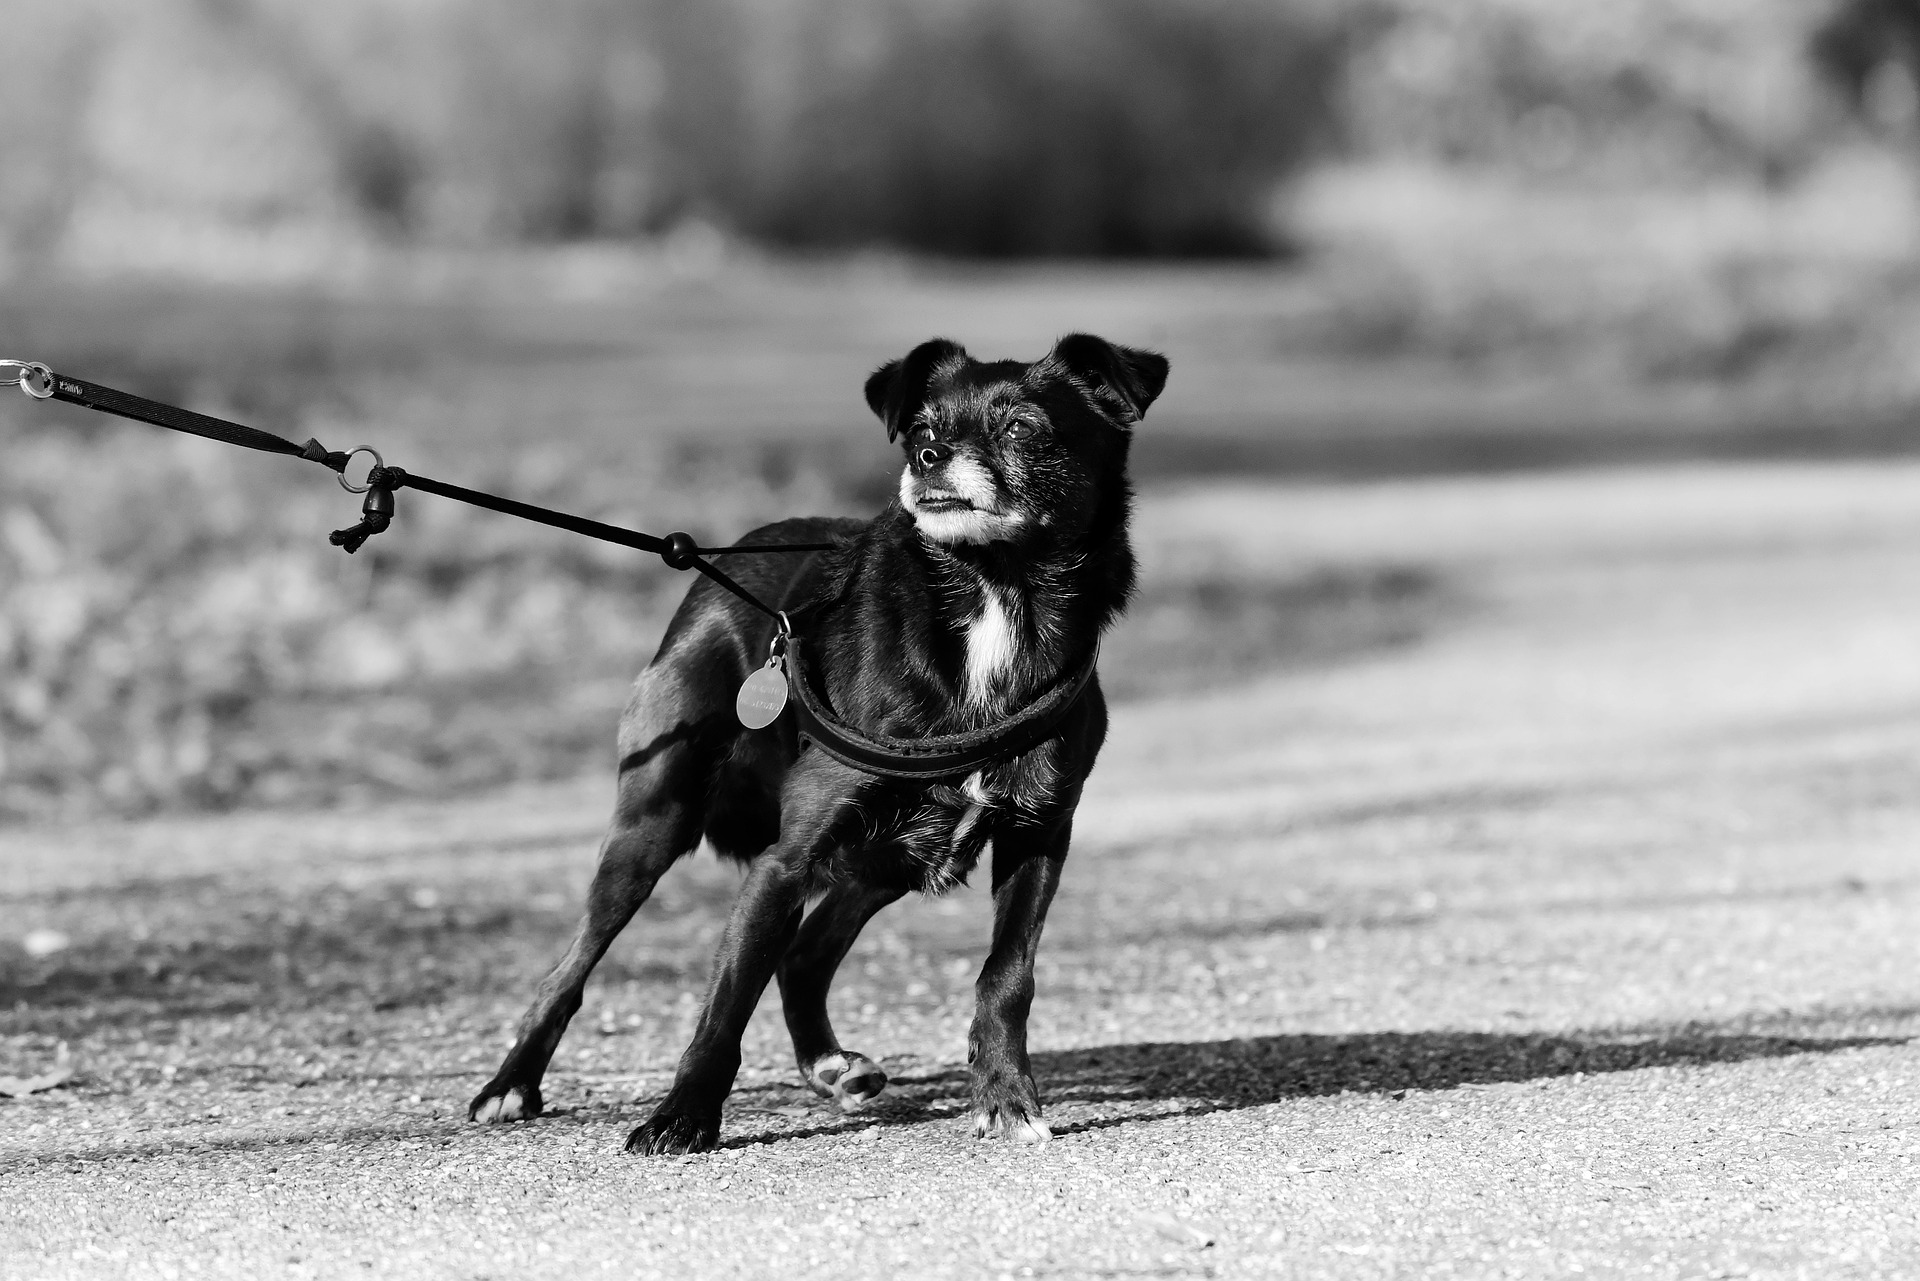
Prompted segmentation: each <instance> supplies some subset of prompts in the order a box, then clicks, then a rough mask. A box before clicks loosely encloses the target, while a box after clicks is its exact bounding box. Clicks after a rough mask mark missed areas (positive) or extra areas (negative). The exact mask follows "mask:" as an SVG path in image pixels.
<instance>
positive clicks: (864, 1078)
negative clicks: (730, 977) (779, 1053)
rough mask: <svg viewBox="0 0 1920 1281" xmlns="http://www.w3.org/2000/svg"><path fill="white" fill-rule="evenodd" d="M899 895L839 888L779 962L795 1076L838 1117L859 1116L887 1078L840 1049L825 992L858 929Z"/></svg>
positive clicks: (804, 925) (870, 1062)
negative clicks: (797, 1073) (829, 1104)
mask: <svg viewBox="0 0 1920 1281" xmlns="http://www.w3.org/2000/svg"><path fill="white" fill-rule="evenodd" d="M903 893H905V891H904V890H897V889H881V888H878V887H876V886H871V885H860V884H840V885H836V886H834V887H833V888H832V889H830V890H828V891H827V893H826V896H825V897H824V898H822V899H821V900H820V902H819V903H818V904H816V905H815V907H814V909H813V911H812V912H810V913H809V914H808V915H807V919H806V920H805V921H804V922H803V923H802V924H801V926H800V932H799V933H798V934H797V935H796V936H795V937H794V940H793V943H792V945H791V946H790V947H788V948H787V954H786V956H785V957H784V958H782V960H781V962H780V969H779V972H778V978H779V981H780V1003H781V1006H782V1007H783V1009H784V1010H785V1011H786V1016H787V1031H788V1032H790V1033H791V1034H792V1036H793V1054H794V1058H795V1060H797V1061H798V1063H799V1065H800V1075H801V1076H802V1077H804V1078H805V1079H806V1082H807V1084H808V1085H810V1086H812V1087H813V1092H814V1093H815V1094H818V1095H819V1096H820V1097H821V1098H823V1099H832V1100H833V1101H834V1102H836V1103H838V1104H839V1105H840V1110H841V1111H843V1112H858V1111H859V1110H860V1109H861V1108H863V1107H865V1106H866V1105H867V1104H868V1103H870V1102H872V1101H873V1100H874V1099H875V1098H877V1097H878V1096H879V1094H880V1091H882V1090H884V1089H886V1088H887V1074H886V1073H885V1072H884V1071H882V1070H881V1068H880V1065H879V1064H878V1063H875V1062H874V1061H873V1060H872V1059H870V1058H868V1057H867V1056H866V1055H864V1054H859V1053H856V1052H855V1051H853V1050H847V1049H842V1048H841V1046H840V1041H839V1039H838V1038H837V1037H835V1036H834V1034H833V1024H832V1023H831V1022H829V1021H828V1019H827V989H828V988H829V987H830V986H832V984H833V975H834V971H835V970H837V969H839V968H840V962H841V961H842V960H844V959H845V958H846V955H847V949H848V948H850V947H852V946H853V940H854V939H855V938H857V937H859V934H860V931H861V929H862V928H863V927H864V926H865V925H866V923H867V922H868V921H870V920H872V919H873V916H874V913H876V912H878V911H879V910H880V909H881V908H883V907H885V906H887V904H889V903H892V902H894V901H895V900H896V899H898V898H899V897H900V896H901V895H902V894H903Z"/></svg>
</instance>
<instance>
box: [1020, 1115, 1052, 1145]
mask: <svg viewBox="0 0 1920 1281" xmlns="http://www.w3.org/2000/svg"><path fill="white" fill-rule="evenodd" d="M1013 1137H1014V1138H1016V1139H1018V1140H1020V1141H1021V1142H1022V1143H1045V1142H1046V1141H1047V1140H1048V1139H1051V1138H1052V1137H1053V1127H1052V1126H1050V1125H1048V1124H1047V1123H1046V1122H1045V1121H1042V1120H1041V1119H1040V1118H1039V1117H1037V1116H1036V1117H1033V1118H1031V1119H1030V1120H1027V1121H1025V1122H1023V1123H1021V1124H1020V1125H1017V1126H1015V1127H1014V1128H1013Z"/></svg>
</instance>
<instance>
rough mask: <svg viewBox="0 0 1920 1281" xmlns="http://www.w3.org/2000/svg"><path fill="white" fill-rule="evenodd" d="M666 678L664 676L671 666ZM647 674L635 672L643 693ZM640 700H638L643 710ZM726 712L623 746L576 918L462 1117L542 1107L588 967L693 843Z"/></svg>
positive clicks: (517, 1113)
mask: <svg viewBox="0 0 1920 1281" xmlns="http://www.w3.org/2000/svg"><path fill="white" fill-rule="evenodd" d="M651 674H652V673H651V672H649V673H648V675H651ZM666 679H668V680H671V679H672V674H671V673H668V674H667V675H666ZM646 680H647V677H646V676H643V677H642V688H641V693H642V694H643V695H644V694H645V693H646V684H645V682H646ZM656 701H671V700H670V699H662V700H656ZM647 710H648V709H647V708H646V707H645V706H644V704H642V705H641V711H642V712H643V714H644V712H645V711H647ZM643 719H644V715H643ZM660 719H662V720H664V719H668V718H665V717H662V718H660ZM730 722H731V717H730V716H729V715H726V714H716V715H713V716H708V717H704V718H701V719H699V720H697V721H675V722H674V723H673V725H672V728H670V729H667V730H665V731H663V732H662V733H659V734H657V735H654V736H653V737H652V738H651V740H650V741H645V742H643V744H642V745H641V746H640V747H638V748H637V749H636V750H633V751H629V752H627V753H626V755H625V758H624V759H623V761H622V771H621V775H620V797H619V801H618V803H617V804H616V806H615V808H614V817H613V823H612V825H611V826H610V827H609V829H608V831H607V835H606V838H605V840H604V841H602V842H601V846H600V863H599V867H598V868H597V869H596V870H595V871H594V874H593V885H592V887H591V888H590V889H589V890H588V891H587V909H586V912H585V914H584V915H583V916H582V917H581V919H580V928H579V930H578V931H577V932H576V933H575V934H574V937H573V943H572V945H571V946H570V947H568V948H567V953H566V955H565V956H564V957H562V958H561V959H560V963H559V964H558V965H556V966H554V968H553V971H552V973H550V974H548V975H547V977H546V978H545V979H544V980H542V981H541V983H540V988H539V990H538V992H537V993H536V994H535V995H534V998H533V1005H532V1006H531V1007H530V1008H529V1009H528V1010H527V1012H526V1014H525V1016H524V1017H522V1018H521V1020H520V1028H519V1033H518V1035H517V1036H516V1037H515V1039H514V1043H513V1048H512V1049H511V1050H509V1051H507V1057H506V1059H505V1060H504V1061H503V1062H502V1063H501V1064H500V1070H499V1071H497V1072H495V1073H494V1075H493V1079H492V1080H491V1081H489V1082H487V1084H486V1087H485V1088H484V1089H482V1090H481V1091H480V1093H479V1094H478V1095H476V1096H474V1100H473V1102H472V1103H471V1104H470V1105H469V1106H468V1108H467V1117H468V1119H469V1120H473V1121H482V1122H487V1121H518V1120H523V1119H526V1118H529V1117H534V1116H538V1115H539V1114H540V1110H541V1107H542V1106H543V1100H542V1099H541V1095H540V1081H541V1078H542V1077H543V1076H545V1075H546V1070H547V1063H548V1062H549V1061H550V1060H551V1059H552V1058H553V1052H554V1049H555V1048H556V1047H557V1046H558V1045H559V1044H560V1037H561V1035H562V1034H563V1033H564V1032H565V1031H566V1030H567V1023H568V1022H569V1021H570V1020H571V1019H572V1018H573V1016H574V1014H575V1013H577V1012H578V1011H579V1009H580V1000H581V995H582V993H583V992H584V991H585V989H586V985H587V976H588V975H589V974H591V973H592V972H593V967H594V966H595V965H597V964H598V963H599V961H600V958H601V957H602V956H604V955H605V954H606V951H607V948H608V946H609V945H610V944H611V943H612V942H613V940H614V937H615V936H616V935H618V934H619V933H620V931H621V930H622V929H624V928H625V927H626V924H627V922H628V921H630V920H632V919H633V914H634V913H635V912H636V911H638V910H639V908H640V905H641V904H642V903H644V902H646V901H647V896H648V895H650V894H652V893H653V887H654V885H655V884H656V883H657V882H658V881H659V879H660V877H661V875H662V874H663V873H665V872H666V870H667V869H668V868H669V867H671V866H672V865H673V863H674V861H675V860H676V859H678V858H679V857H680V856H681V855H683V854H686V853H687V852H688V851H690V850H692V849H693V847H694V846H695V845H697V844H699V841H700V826H701V823H702V821H703V818H704V811H705V802H706V792H707V787H708V783H709V780H710V779H711V778H712V776H713V770H714V761H715V758H716V756H717V755H718V751H717V749H716V746H715V744H716V742H720V743H723V742H724V741H725V737H726V730H727V728H728V725H729V723H730Z"/></svg>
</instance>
